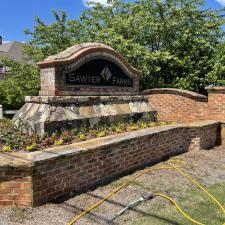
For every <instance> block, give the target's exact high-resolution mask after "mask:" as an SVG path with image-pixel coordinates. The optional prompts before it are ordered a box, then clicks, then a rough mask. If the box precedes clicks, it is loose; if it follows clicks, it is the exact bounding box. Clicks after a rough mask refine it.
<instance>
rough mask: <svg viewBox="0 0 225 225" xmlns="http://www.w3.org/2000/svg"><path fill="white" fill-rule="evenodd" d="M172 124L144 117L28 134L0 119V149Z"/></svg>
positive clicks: (35, 147)
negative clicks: (114, 122)
mask: <svg viewBox="0 0 225 225" xmlns="http://www.w3.org/2000/svg"><path fill="white" fill-rule="evenodd" d="M168 124H174V122H172V123H171V122H164V121H161V122H149V121H148V120H145V119H143V118H142V119H140V120H138V121H129V122H128V123H126V122H120V123H116V124H108V125H107V126H106V125H99V126H97V127H98V129H94V128H87V127H85V128H84V127H80V128H78V127H77V128H73V129H71V130H65V129H63V130H61V131H58V132H55V133H52V135H48V134H47V133H44V134H43V135H40V136H38V135H36V134H28V133H26V132H22V131H20V130H18V129H16V128H15V126H13V124H12V121H11V120H8V119H4V120H0V151H4V152H7V151H8V152H9V151H20V150H25V151H37V150H42V149H46V148H48V147H50V146H54V145H55V146H61V145H65V144H70V143H73V142H77V141H85V140H89V139H92V138H96V137H98V138H102V137H105V136H108V135H114V134H118V133H123V132H128V131H135V130H139V129H145V128H148V127H155V126H163V125H168Z"/></svg>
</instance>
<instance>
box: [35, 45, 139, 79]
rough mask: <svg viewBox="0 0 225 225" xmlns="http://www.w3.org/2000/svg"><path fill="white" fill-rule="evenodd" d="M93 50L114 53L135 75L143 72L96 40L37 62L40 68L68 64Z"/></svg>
mask: <svg viewBox="0 0 225 225" xmlns="http://www.w3.org/2000/svg"><path fill="white" fill-rule="evenodd" d="M93 52H106V53H109V54H112V55H114V56H115V57H116V58H118V59H119V60H120V61H121V62H122V63H123V64H124V65H125V66H126V67H127V69H128V70H130V71H131V72H132V73H134V74H135V75H140V74H141V71H139V70H137V69H136V68H134V67H133V66H131V65H130V64H129V63H128V62H127V60H126V59H125V58H124V57H123V56H122V55H121V54H120V53H118V52H117V51H115V50H114V49H113V48H111V47H109V46H107V45H105V44H102V43H96V42H89V43H81V44H77V45H74V46H72V47H70V48H67V49H66V50H64V51H63V52H60V53H59V54H56V55H53V56H49V57H48V58H46V59H45V60H44V61H42V62H38V63H37V64H38V66H39V67H40V68H45V67H49V66H56V65H62V64H63V65H66V64H70V63H71V62H74V61H76V60H79V59H80V58H82V57H85V56H86V55H88V54H91V53H93Z"/></svg>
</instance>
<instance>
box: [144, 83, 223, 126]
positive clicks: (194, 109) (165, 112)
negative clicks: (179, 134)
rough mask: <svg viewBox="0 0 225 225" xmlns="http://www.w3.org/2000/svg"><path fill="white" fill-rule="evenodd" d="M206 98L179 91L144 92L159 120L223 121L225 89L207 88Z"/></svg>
mask: <svg viewBox="0 0 225 225" xmlns="http://www.w3.org/2000/svg"><path fill="white" fill-rule="evenodd" d="M207 90H208V97H207V96H204V95H200V94H198V93H195V92H190V91H184V90H180V89H172V88H162V89H151V90H145V91H144V92H143V94H144V95H148V96H149V102H150V103H151V104H152V105H153V106H154V108H155V110H156V111H157V112H158V119H159V120H167V121H177V122H192V121H201V120H221V121H222V120H225V87H210V88H207Z"/></svg>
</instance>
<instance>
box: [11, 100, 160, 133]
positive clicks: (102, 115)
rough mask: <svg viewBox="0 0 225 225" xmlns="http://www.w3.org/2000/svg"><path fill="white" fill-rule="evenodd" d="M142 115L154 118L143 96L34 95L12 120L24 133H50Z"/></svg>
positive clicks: (140, 116) (135, 117)
mask: <svg viewBox="0 0 225 225" xmlns="http://www.w3.org/2000/svg"><path fill="white" fill-rule="evenodd" d="M143 117H144V118H145V119H147V120H151V121H156V119H157V116H156V111H155V110H154V109H153V107H152V106H151V105H150V103H149V102H148V98H147V97H146V96H85V97H82V96H78V97H75V96H67V97H64V96H63V97H62V96H60V97H59V96H57V97H52V96H51V97H48V96H36V97H26V103H25V105H24V106H23V107H22V108H21V109H20V110H19V111H18V112H17V113H16V115H15V116H14V118H13V120H14V123H15V125H16V126H17V127H19V128H20V129H23V130H24V131H26V132H29V133H36V134H43V133H48V134H51V133H53V132H56V131H59V130H61V129H63V128H64V129H71V128H75V127H76V128H79V127H82V126H85V127H94V126H98V125H101V124H110V123H114V122H120V121H128V120H130V119H133V120H134V121H135V120H138V119H140V118H143Z"/></svg>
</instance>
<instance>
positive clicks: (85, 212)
mask: <svg viewBox="0 0 225 225" xmlns="http://www.w3.org/2000/svg"><path fill="white" fill-rule="evenodd" d="M168 169H172V168H171V167H170V166H167V167H159V168H152V169H147V170H144V171H143V172H141V173H139V174H137V175H136V176H135V177H133V178H131V179H129V180H128V181H126V182H124V183H123V184H122V185H120V186H119V187H118V188H116V189H115V190H114V191H112V192H111V193H110V194H109V195H107V196H106V197H105V198H103V199H102V200H100V201H99V202H97V203H96V204H94V205H93V206H91V207H90V208H88V209H86V210H85V211H84V212H82V213H81V214H80V215H78V216H77V217H76V218H74V219H73V220H72V221H71V222H69V223H68V225H72V224H74V223H75V222H77V221H78V220H79V219H80V218H81V217H82V216H84V215H85V214H87V213H89V212H90V211H92V210H93V209H95V208H96V207H97V206H99V205H101V204H102V203H103V202H105V201H106V200H107V199H109V198H110V197H111V196H112V195H114V194H116V193H117V192H118V191H120V190H121V189H122V188H124V187H125V186H127V185H128V184H130V183H131V182H132V181H134V180H136V179H137V178H138V177H140V176H142V175H144V174H146V173H150V172H151V171H154V170H168Z"/></svg>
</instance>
